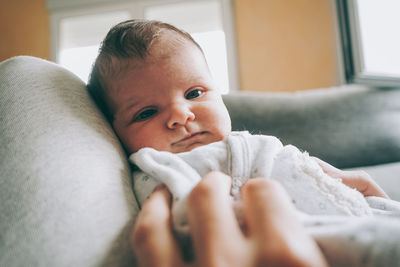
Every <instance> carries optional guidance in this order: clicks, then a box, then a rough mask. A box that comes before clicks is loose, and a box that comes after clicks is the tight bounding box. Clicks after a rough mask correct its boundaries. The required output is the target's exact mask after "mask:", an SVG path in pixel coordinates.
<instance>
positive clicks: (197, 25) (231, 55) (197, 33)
mask: <svg viewBox="0 0 400 267" xmlns="http://www.w3.org/2000/svg"><path fill="white" fill-rule="evenodd" d="M47 1H48V2H47V6H48V9H49V10H50V13H51V25H52V33H51V35H52V50H53V51H52V59H53V60H54V61H56V62H57V63H59V64H60V65H63V66H65V67H66V68H68V69H69V70H71V71H72V72H74V73H75V74H76V75H78V76H79V77H80V78H81V79H82V80H83V81H85V82H87V80H88V75H89V73H90V70H91V66H92V64H93V62H94V60H95V58H96V56H97V52H98V49H99V46H100V42H101V41H102V39H103V38H104V37H105V35H106V33H107V32H108V30H109V29H110V28H111V27H112V26H113V25H115V24H117V23H118V22H121V21H123V20H126V19H129V18H147V19H156V20H161V21H165V22H168V23H171V24H173V25H175V26H177V27H179V28H181V29H183V30H185V31H187V32H189V33H190V34H191V35H192V36H193V38H194V39H195V40H196V41H197V42H198V43H199V44H200V46H201V47H202V48H203V51H204V53H205V55H206V59H207V62H208V64H209V66H210V70H211V73H212V74H213V76H214V78H215V80H216V82H217V85H218V86H219V88H220V89H221V91H222V92H223V93H227V92H228V91H229V89H231V90H235V89H236V88H237V85H238V82H237V74H236V63H235V62H236V60H235V52H234V51H235V47H234V42H233V40H234V37H233V32H234V31H233V26H232V25H233V23H232V15H231V14H232V10H231V2H230V1H228V0H203V1H196V0H190V1H188V0H186V1H182V0H181V1H176V0H164V1H132V2H129V3H127V2H126V1H125V2H124V1H122V2H121V3H120V4H119V5H118V4H115V2H116V1H109V2H110V3H108V4H107V3H106V4H105V2H107V1H100V0H86V1H81V2H76V3H74V1H72V3H71V4H67V3H68V2H65V1H62V0H47ZM96 1H98V2H99V4H98V5H96V4H94V2H96ZM84 2H90V5H83V4H82V3H84ZM111 2H112V3H111ZM79 3H80V4H79ZM66 5H67V6H66ZM204 14H207V16H205V15H204Z"/></svg>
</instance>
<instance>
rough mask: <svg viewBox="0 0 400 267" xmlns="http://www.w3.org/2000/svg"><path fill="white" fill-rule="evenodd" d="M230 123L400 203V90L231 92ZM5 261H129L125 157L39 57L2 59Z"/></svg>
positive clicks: (96, 115) (0, 183)
mask: <svg viewBox="0 0 400 267" xmlns="http://www.w3.org/2000/svg"><path fill="white" fill-rule="evenodd" d="M224 101H225V102H226V104H227V106H228V110H229V112H230V114H231V117H232V123H233V128H234V129H236V130H245V129H246V130H249V131H250V132H253V133H263V134H271V135H276V136H278V137H279V138H280V139H281V140H282V142H283V143H285V144H289V143H290V144H294V145H296V146H298V147H300V148H301V149H303V150H306V151H308V152H309V153H310V154H311V155H314V156H317V157H320V158H321V159H323V160H326V161H328V162H330V163H332V164H333V165H335V166H337V167H340V168H362V169H365V170H366V171H368V172H369V173H370V174H371V175H372V176H373V178H374V179H376V180H377V182H378V183H379V184H381V186H382V187H383V188H384V189H385V190H386V191H387V193H388V194H389V195H390V196H391V197H392V198H394V199H397V200H400V89H380V88H368V87H364V86H343V87H340V88H326V89H319V90H310V91H306V92H301V93H248V94H243V93H241V94H239V93H238V94H232V95H226V96H224ZM0 170H1V173H0V175H1V176H0V188H1V194H0V211H1V212H0V266H132V265H133V263H134V261H135V260H134V256H133V253H132V252H131V250H130V247H129V240H128V239H129V232H130V230H131V228H132V225H133V223H134V220H135V217H136V215H137V213H138V206H137V203H136V201H135V198H134V196H133V194H132V190H131V183H130V168H129V164H128V162H127V160H126V157H125V154H124V152H123V150H122V148H121V146H120V144H119V142H118V139H117V138H116V136H115V135H114V133H113V131H112V129H111V128H110V126H109V125H108V124H107V122H106V120H105V119H104V117H103V116H102V114H101V113H100V112H99V111H98V109H97V108H96V106H95V105H94V103H93V101H92V100H91V99H90V97H89V95H88V93H87V91H86V88H85V84H84V83H83V82H82V81H81V80H80V79H79V78H77V77H76V76H75V75H73V74H71V73H70V72H69V71H67V70H65V69H63V68H61V67H60V66H58V65H56V64H54V63H50V62H48V61H44V60H41V59H38V58H33V57H16V58H12V59H9V60H6V61H4V62H2V63H1V64H0Z"/></svg>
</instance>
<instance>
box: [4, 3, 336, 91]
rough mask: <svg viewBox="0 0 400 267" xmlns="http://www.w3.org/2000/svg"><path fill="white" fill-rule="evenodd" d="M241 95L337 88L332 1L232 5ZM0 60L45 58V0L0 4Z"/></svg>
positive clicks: (47, 19)
mask: <svg viewBox="0 0 400 267" xmlns="http://www.w3.org/2000/svg"><path fill="white" fill-rule="evenodd" d="M233 3H234V10H235V20H236V22H235V23H236V25H235V27H236V31H237V33H236V37H237V52H238V65H239V66H238V68H239V76H240V77H239V79H240V88H241V90H254V91H260V90H264V91H295V90H303V89H312V88H321V87H329V86H333V85H337V84H338V80H339V79H338V76H339V75H338V73H337V72H338V71H337V69H338V68H337V64H338V63H337V58H338V57H337V55H336V46H335V30H334V28H335V27H334V15H333V14H334V11H333V4H332V0H233ZM0 34H1V35H0V36H2V39H1V42H0V61H2V60H4V59H6V58H9V57H11V56H15V55H21V54H25V55H32V56H37V57H41V58H45V59H49V58H50V45H49V43H50V41H49V18H48V14H47V11H46V7H45V0H0Z"/></svg>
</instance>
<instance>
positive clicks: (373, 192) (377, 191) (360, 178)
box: [312, 157, 389, 198]
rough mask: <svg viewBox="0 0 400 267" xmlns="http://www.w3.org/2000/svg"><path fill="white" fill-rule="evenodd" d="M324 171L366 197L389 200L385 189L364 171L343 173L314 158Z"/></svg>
mask: <svg viewBox="0 0 400 267" xmlns="http://www.w3.org/2000/svg"><path fill="white" fill-rule="evenodd" d="M312 158H313V159H314V160H315V161H316V162H317V163H318V165H319V166H321V168H322V170H323V171H324V172H325V173H326V174H328V175H329V176H331V177H334V178H340V179H342V181H343V183H344V184H345V185H347V186H349V187H351V188H354V189H356V190H358V191H359V192H361V193H362V194H363V195H364V196H366V197H368V196H376V197H383V198H389V196H388V195H387V194H386V193H385V191H383V189H382V188H381V187H380V186H379V185H378V184H377V183H376V182H375V181H374V180H373V179H372V178H371V176H369V174H368V173H366V172H365V171H362V170H356V171H343V170H340V169H338V168H335V167H333V166H332V165H330V164H328V163H326V162H325V161H322V160H320V159H319V158H316V157H312Z"/></svg>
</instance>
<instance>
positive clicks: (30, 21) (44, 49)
mask: <svg viewBox="0 0 400 267" xmlns="http://www.w3.org/2000/svg"><path fill="white" fill-rule="evenodd" d="M0 36H1V41H0V61H3V60H5V59H7V58H9V57H12V56H17V55H31V56H36V57H41V58H44V59H49V58H50V42H49V18H48V14H47V11H46V8H45V0H0Z"/></svg>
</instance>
